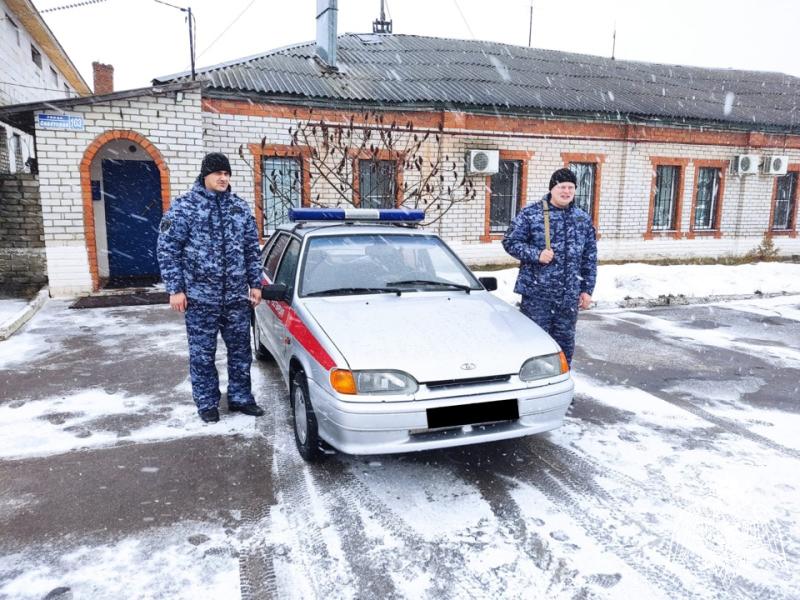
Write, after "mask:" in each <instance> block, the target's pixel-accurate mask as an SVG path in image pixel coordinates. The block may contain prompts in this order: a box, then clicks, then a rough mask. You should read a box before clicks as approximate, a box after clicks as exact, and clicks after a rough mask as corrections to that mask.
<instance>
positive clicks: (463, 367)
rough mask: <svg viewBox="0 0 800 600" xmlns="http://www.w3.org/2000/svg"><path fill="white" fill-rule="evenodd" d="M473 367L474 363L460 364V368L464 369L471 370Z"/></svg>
mask: <svg viewBox="0 0 800 600" xmlns="http://www.w3.org/2000/svg"><path fill="white" fill-rule="evenodd" d="M474 368H475V364H474V363H464V364H463V365H461V369H463V370H464V371H472V370H473V369H474Z"/></svg>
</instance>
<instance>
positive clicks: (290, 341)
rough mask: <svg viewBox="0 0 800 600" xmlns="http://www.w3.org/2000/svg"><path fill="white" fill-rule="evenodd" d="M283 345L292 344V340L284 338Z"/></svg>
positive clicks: (287, 337)
mask: <svg viewBox="0 0 800 600" xmlns="http://www.w3.org/2000/svg"><path fill="white" fill-rule="evenodd" d="M283 343H284V344H286V345H287V346H288V345H289V344H291V343H292V338H290V337H289V336H286V337H284V338H283Z"/></svg>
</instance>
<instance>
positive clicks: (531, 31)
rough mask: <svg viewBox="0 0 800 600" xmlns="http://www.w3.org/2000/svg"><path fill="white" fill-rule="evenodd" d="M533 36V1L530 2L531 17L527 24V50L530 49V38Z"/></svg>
mask: <svg viewBox="0 0 800 600" xmlns="http://www.w3.org/2000/svg"><path fill="white" fill-rule="evenodd" d="M532 35H533V0H531V17H530V21H529V22H528V48H530V47H531V36H532Z"/></svg>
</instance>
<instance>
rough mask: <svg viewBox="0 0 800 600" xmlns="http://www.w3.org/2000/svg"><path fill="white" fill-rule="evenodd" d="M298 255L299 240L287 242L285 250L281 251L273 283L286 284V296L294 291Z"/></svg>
mask: <svg viewBox="0 0 800 600" xmlns="http://www.w3.org/2000/svg"><path fill="white" fill-rule="evenodd" d="M299 257H300V242H299V241H298V240H296V239H293V240H292V241H291V242H289V246H288V247H287V248H286V252H284V253H283V260H282V261H281V266H280V267H279V268H278V274H277V276H276V277H275V283H283V284H284V285H286V291H287V296H288V297H291V295H292V293H293V292H294V280H295V274H296V273H297V260H298V258H299Z"/></svg>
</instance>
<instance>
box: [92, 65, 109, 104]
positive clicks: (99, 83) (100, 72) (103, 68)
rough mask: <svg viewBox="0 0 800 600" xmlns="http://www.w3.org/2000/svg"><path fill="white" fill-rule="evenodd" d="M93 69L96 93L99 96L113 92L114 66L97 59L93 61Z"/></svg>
mask: <svg viewBox="0 0 800 600" xmlns="http://www.w3.org/2000/svg"><path fill="white" fill-rule="evenodd" d="M92 70H93V71H94V93H95V94H97V95H98V96H99V95H100V94H110V93H112V92H113V91H114V67H113V66H112V65H104V64H103V63H99V62H97V61H95V62H93V63H92Z"/></svg>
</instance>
